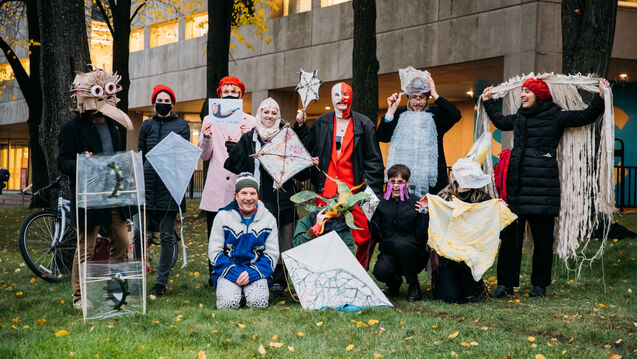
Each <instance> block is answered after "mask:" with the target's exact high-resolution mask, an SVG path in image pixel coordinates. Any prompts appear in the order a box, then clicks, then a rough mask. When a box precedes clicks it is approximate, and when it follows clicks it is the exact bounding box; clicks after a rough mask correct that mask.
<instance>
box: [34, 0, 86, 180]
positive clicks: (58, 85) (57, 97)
mask: <svg viewBox="0 0 637 359" xmlns="http://www.w3.org/2000/svg"><path fill="white" fill-rule="evenodd" d="M37 3H38V11H39V13H40V33H41V35H42V63H41V79H42V81H41V86H42V97H43V99H44V101H43V117H42V123H41V124H40V145H41V146H42V149H43V151H44V156H45V158H46V163H47V167H48V172H49V178H51V179H54V178H56V177H57V176H58V175H59V173H60V172H59V170H58V167H57V155H58V134H59V132H60V127H61V126H62V124H63V123H64V122H66V121H68V120H69V119H70V118H71V116H72V111H71V97H70V92H69V89H70V87H71V84H72V82H73V78H74V77H75V71H87V70H88V69H87V64H90V63H91V57H90V55H89V48H88V40H87V35H86V20H85V7H84V6H85V5H84V0H38V1H37Z"/></svg>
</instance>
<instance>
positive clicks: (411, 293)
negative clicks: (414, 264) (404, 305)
mask: <svg viewBox="0 0 637 359" xmlns="http://www.w3.org/2000/svg"><path fill="white" fill-rule="evenodd" d="M417 300H422V291H421V290H420V284H419V283H418V282H413V283H409V289H407V301H408V302H415V301H417Z"/></svg>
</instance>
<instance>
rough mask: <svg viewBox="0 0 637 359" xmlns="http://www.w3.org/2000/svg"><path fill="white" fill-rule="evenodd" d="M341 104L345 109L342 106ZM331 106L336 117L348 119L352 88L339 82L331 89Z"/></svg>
mask: <svg viewBox="0 0 637 359" xmlns="http://www.w3.org/2000/svg"><path fill="white" fill-rule="evenodd" d="M343 102H344V103H345V104H346V105H347V107H345V106H343V104H342V103H343ZM339 103H340V104H339ZM332 105H334V112H335V113H336V117H339V118H348V117H349V116H350V109H351V108H352V88H351V87H350V86H349V85H348V84H346V83H344V82H339V83H337V84H336V85H334V86H333V87H332ZM339 107H341V108H339Z"/></svg>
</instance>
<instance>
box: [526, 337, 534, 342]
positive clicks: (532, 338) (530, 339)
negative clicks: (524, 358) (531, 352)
mask: <svg viewBox="0 0 637 359" xmlns="http://www.w3.org/2000/svg"><path fill="white" fill-rule="evenodd" d="M526 339H528V340H529V341H530V342H534V341H535V337H528V338H526Z"/></svg>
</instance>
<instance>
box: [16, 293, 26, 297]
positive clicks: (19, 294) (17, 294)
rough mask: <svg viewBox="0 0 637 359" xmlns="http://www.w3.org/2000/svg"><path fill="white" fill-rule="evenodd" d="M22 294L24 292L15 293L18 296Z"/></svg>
mask: <svg viewBox="0 0 637 359" xmlns="http://www.w3.org/2000/svg"><path fill="white" fill-rule="evenodd" d="M22 294H24V293H22V292H17V293H16V294H15V295H16V297H19V296H21V295H22Z"/></svg>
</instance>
